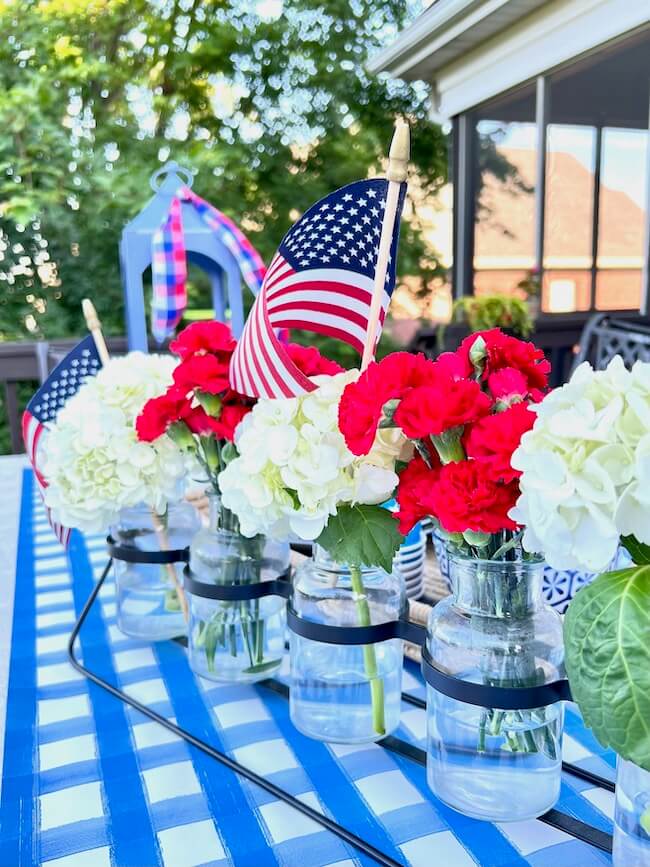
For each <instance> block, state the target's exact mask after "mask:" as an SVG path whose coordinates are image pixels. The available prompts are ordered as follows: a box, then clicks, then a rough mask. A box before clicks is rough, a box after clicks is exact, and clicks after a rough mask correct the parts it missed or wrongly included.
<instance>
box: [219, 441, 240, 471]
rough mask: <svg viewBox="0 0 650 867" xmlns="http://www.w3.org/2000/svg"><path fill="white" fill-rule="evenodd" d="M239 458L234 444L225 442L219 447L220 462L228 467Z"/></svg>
mask: <svg viewBox="0 0 650 867" xmlns="http://www.w3.org/2000/svg"><path fill="white" fill-rule="evenodd" d="M238 457H239V452H238V451H237V446H236V445H235V444H234V443H230V442H227V443H225V444H224V445H223V446H222V447H221V460H222V462H223V463H224V464H225V466H228V464H229V463H230V462H231V461H234V460H235V458H238Z"/></svg>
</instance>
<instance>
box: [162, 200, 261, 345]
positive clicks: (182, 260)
mask: <svg viewBox="0 0 650 867" xmlns="http://www.w3.org/2000/svg"><path fill="white" fill-rule="evenodd" d="M182 202H189V203H190V204H191V205H193V206H194V208H195V209H196V212H197V214H198V215H199V217H200V218H201V220H202V221H203V222H204V223H205V225H206V226H207V227H208V228H209V229H210V230H211V231H212V232H214V234H215V235H216V237H217V238H218V239H219V240H220V241H221V243H222V244H224V245H225V246H226V247H227V248H228V249H229V250H230V252H231V253H232V254H233V256H234V257H235V259H236V260H237V264H238V265H239V270H240V271H241V274H242V277H243V278H244V280H245V281H246V283H247V285H248V287H249V288H250V290H251V292H252V293H253V294H254V295H257V293H258V292H259V290H260V287H261V286H262V281H263V280H264V274H265V271H266V268H265V267H264V263H263V262H262V259H261V258H260V255H259V253H258V252H257V250H256V249H255V247H253V245H252V244H251V242H250V241H249V240H248V238H247V237H246V235H244V233H243V232H242V231H241V229H240V228H239V227H238V226H237V225H236V224H235V223H233V221H232V220H231V219H230V218H229V217H227V216H226V215H225V214H222V213H221V211H218V210H217V209H216V208H215V207H214V206H213V205H211V204H210V203H209V202H206V200H205V199H202V198H201V197H200V196H197V195H196V193H193V192H192V191H191V190H190V188H189V187H181V188H180V190H179V191H178V195H177V196H175V197H174V198H173V199H172V201H171V205H170V208H169V213H168V214H167V216H166V217H165V219H164V220H163V222H162V223H161V225H160V227H159V228H158V229H157V230H156V231H155V232H154V234H153V238H152V239H151V249H152V256H151V281H152V284H153V303H152V322H151V331H152V334H153V336H154V338H155V339H156V341H157V342H158V343H162V342H163V340H165V338H167V337H170V336H171V335H172V334H173V333H174V331H175V329H176V326H177V325H178V323H179V322H180V321H181V318H182V316H183V313H184V312H185V308H186V307H187V260H186V253H185V239H184V235H183V220H182Z"/></svg>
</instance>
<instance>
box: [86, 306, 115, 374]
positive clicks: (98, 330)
mask: <svg viewBox="0 0 650 867" xmlns="http://www.w3.org/2000/svg"><path fill="white" fill-rule="evenodd" d="M81 309H82V311H83V315H84V319H85V320H86V326H87V327H88V331H90V333H91V334H92V336H93V340H94V341H95V346H96V347H97V354H98V355H99V360H100V361H101V363H102V364H108V362H109V361H110V360H111V357H110V355H109V354H108V347H107V346H106V341H105V340H104V335H103V334H102V323H101V322H100V320H99V316H98V315H97V311H96V310H95V305H94V304H93V302H92V301H91V300H90V298H84V299H83V301H82V302H81Z"/></svg>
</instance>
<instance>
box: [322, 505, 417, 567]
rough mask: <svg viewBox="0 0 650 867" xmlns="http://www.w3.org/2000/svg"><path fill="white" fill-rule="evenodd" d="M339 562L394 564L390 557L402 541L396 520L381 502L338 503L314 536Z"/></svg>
mask: <svg viewBox="0 0 650 867" xmlns="http://www.w3.org/2000/svg"><path fill="white" fill-rule="evenodd" d="M316 541H317V542H318V544H319V545H322V547H323V548H325V550H326V551H328V552H329V554H330V555H331V557H332V558H333V559H334V560H336V561H337V562H338V563H347V564H348V565H349V566H380V567H381V568H382V569H385V570H386V572H390V571H391V570H392V568H393V557H394V556H395V554H396V553H397V551H398V550H399V547H400V545H401V544H402V542H403V541H404V537H403V536H402V534H401V533H400V532H399V530H398V529H397V521H396V520H395V518H393V516H392V515H391V513H390V512H389V511H388V509H382V507H381V506H364V505H355V506H349V505H344V506H340V507H339V509H338V512H337V514H336V515H334V516H333V517H332V518H330V519H329V523H328V524H327V527H325V529H324V530H323V532H322V533H321V534H320V536H319V537H318V539H317V540H316Z"/></svg>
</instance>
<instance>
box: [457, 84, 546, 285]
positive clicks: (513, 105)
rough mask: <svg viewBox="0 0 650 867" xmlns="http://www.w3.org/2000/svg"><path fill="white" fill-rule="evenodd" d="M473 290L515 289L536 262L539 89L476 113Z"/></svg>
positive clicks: (493, 104)
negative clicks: (537, 110)
mask: <svg viewBox="0 0 650 867" xmlns="http://www.w3.org/2000/svg"><path fill="white" fill-rule="evenodd" d="M476 148H477V169H478V171H477V177H476V184H475V210H474V214H475V218H474V261H473V265H474V281H473V282H474V291H475V292H476V293H477V294H488V293H495V292H498V293H502V292H503V293H508V294H511V293H514V292H516V291H517V284H518V283H520V282H521V281H522V280H524V279H525V278H526V276H527V274H529V273H530V271H531V270H532V269H533V268H534V267H535V220H534V214H535V164H536V155H537V127H536V124H535V89H534V87H532V86H528V87H526V88H523V89H521V90H518V91H516V92H514V93H513V94H511V95H510V96H508V97H504V98H501V99H499V100H496V101H494V102H492V103H490V104H488V105H486V106H484V107H483V108H482V109H481V110H480V111H479V112H477V115H476Z"/></svg>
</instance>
